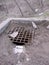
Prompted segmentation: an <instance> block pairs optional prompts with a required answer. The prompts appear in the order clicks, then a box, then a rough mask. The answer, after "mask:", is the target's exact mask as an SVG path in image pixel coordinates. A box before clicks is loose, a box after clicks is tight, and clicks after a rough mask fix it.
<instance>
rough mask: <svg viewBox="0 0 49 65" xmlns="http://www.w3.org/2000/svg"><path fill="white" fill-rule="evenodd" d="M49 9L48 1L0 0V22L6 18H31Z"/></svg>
mask: <svg viewBox="0 0 49 65" xmlns="http://www.w3.org/2000/svg"><path fill="white" fill-rule="evenodd" d="M47 9H49V0H0V22H1V21H3V20H5V19H6V18H7V17H33V16H35V15H38V14H39V13H41V12H44V11H45V10H47Z"/></svg>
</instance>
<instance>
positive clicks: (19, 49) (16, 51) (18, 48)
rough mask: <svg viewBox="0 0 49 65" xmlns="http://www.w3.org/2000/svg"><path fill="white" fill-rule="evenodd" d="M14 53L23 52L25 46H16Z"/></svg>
mask: <svg viewBox="0 0 49 65" xmlns="http://www.w3.org/2000/svg"><path fill="white" fill-rule="evenodd" d="M13 51H14V54H17V53H22V52H24V47H23V46H16V47H15V48H14V49H13Z"/></svg>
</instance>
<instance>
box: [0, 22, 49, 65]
mask: <svg viewBox="0 0 49 65" xmlns="http://www.w3.org/2000/svg"><path fill="white" fill-rule="evenodd" d="M27 24H28V25H27ZM48 24H49V23H47V24H43V23H41V24H39V25H37V26H38V29H37V30H36V32H35V36H34V39H33V38H32V41H31V43H30V44H29V45H25V46H24V47H25V48H24V53H21V54H18V53H17V54H15V53H14V52H13V48H15V47H16V45H15V44H13V43H12V42H11V41H10V39H9V37H8V34H7V33H8V31H9V30H10V29H11V28H12V27H13V26H25V27H27V28H28V27H29V28H30V29H31V30H32V29H33V28H32V25H31V23H26V24H24V23H23V24H22V23H13V22H12V23H11V24H10V25H9V27H8V28H7V29H6V30H5V31H4V32H3V33H2V34H1V35H0V65H49V50H48V49H49V30H47V29H46V26H47V25H48Z"/></svg>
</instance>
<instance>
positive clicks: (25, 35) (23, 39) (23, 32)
mask: <svg viewBox="0 0 49 65" xmlns="http://www.w3.org/2000/svg"><path fill="white" fill-rule="evenodd" d="M31 38H32V32H31V31H30V30H28V29H25V28H24V27H20V28H19V30H18V34H17V36H16V37H15V38H14V39H13V40H12V42H13V43H14V44H17V45H24V44H25V43H29V42H30V41H31Z"/></svg>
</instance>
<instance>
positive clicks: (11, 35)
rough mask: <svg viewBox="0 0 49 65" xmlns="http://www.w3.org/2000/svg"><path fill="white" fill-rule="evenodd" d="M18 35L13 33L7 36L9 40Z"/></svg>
mask: <svg viewBox="0 0 49 65" xmlns="http://www.w3.org/2000/svg"><path fill="white" fill-rule="evenodd" d="M17 35H18V32H13V33H12V34H10V35H9V37H11V38H15V37H16V36H17Z"/></svg>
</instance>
